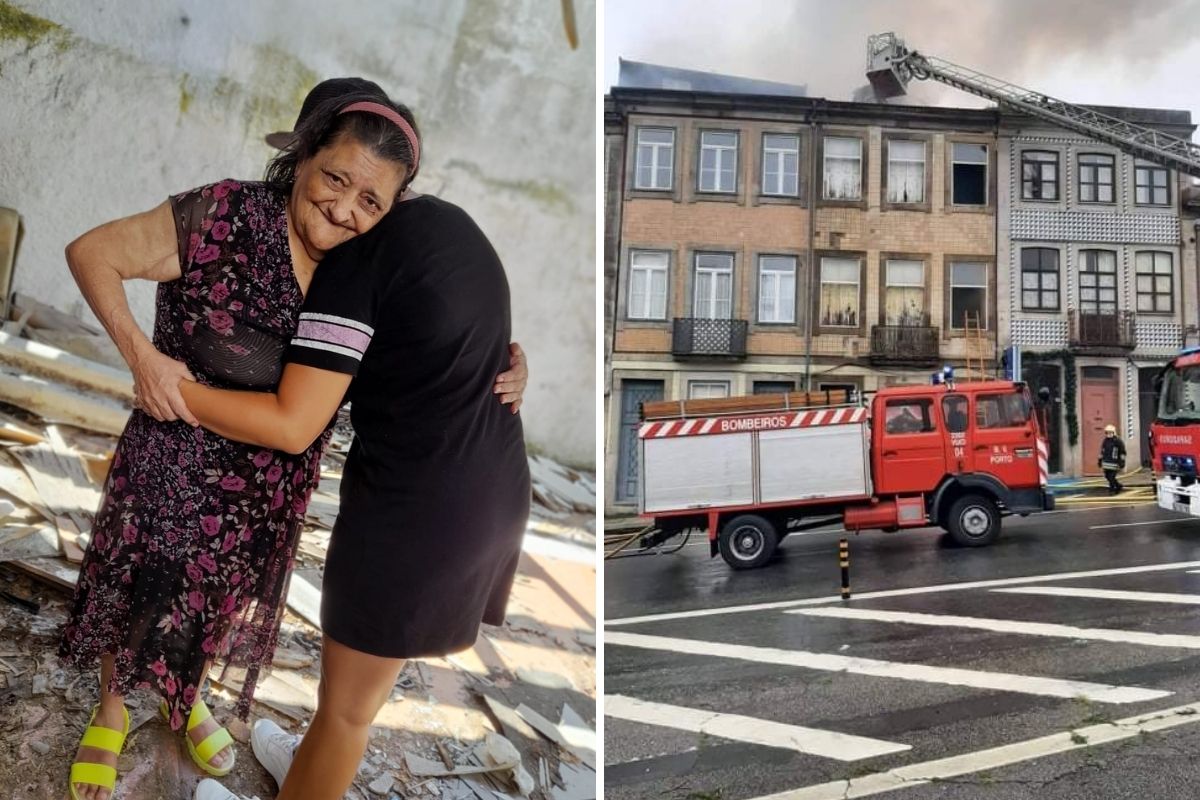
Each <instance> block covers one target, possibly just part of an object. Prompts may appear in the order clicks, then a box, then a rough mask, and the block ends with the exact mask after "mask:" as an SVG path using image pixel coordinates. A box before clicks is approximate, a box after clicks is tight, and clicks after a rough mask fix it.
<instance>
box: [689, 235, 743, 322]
mask: <svg viewBox="0 0 1200 800" xmlns="http://www.w3.org/2000/svg"><path fill="white" fill-rule="evenodd" d="M705 256H721V257H723V258H728V259H729V268H728V269H725V268H723V267H722V268H719V269H718V268H715V267H705V268H704V269H703V271H704V272H711V273H713V274H718V273H725V272H727V273H728V274H729V315H728V316H724V317H702V316H701V315H700V313H699V305H700V304H699V300H700V295H699V291H700V281H699V277H700V272H701V271H702V270H701V268H700V259H701V258H703V257H705ZM736 272H737V257H736V255H735V254H734V253H731V252H728V251H721V250H697V251H695V252H694V253H693V254H692V274H691V279H692V280H691V292H690V294H691V298H692V308H691V316H692V317H693V318H695V319H728V320H732V319H736V318H737V287H736V286H735V285H734V279H735V277H736ZM716 285H717V283H716V282H715V281H714V283H713V286H714V287H715V286H716ZM719 299H720V298H714V302H717V301H719Z"/></svg>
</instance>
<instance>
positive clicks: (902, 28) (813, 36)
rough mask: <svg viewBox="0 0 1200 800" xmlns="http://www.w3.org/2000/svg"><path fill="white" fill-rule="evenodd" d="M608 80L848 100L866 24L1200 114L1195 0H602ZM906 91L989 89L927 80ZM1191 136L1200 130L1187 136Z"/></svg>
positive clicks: (1059, 91)
mask: <svg viewBox="0 0 1200 800" xmlns="http://www.w3.org/2000/svg"><path fill="white" fill-rule="evenodd" d="M602 8H603V13H604V84H605V87H608V86H611V85H612V84H614V83H616V80H617V58H618V57H622V58H628V59H633V60H635V61H648V62H651V63H655V64H665V65H668V66H674V67H683V68H687V69H700V70H707V71H711V72H723V73H726V74H732V75H742V76H746V77H751V78H763V79H766V80H774V81H783V82H786V83H800V84H807V85H808V91H809V94H811V95H816V96H822V97H827V98H830V99H834V100H848V99H850V95H851V93H852V92H853V91H854V89H855V88H857V87H859V86H861V85H863V84H864V83H865V82H866V79H865V77H864V62H865V59H866V55H865V53H866V45H867V36H868V34H871V33H878V32H882V31H895V32H896V33H897V34H899V35H900V36H901V37H902V38H903V39H905V41H906V43H907V44H908V46H909V47H910V48H913V49H915V50H919V51H922V52H925V53H928V54H929V55H934V56H938V57H940V58H944V59H946V60H947V61H952V62H954V63H957V64H961V65H963V66H966V67H971V68H973V69H977V70H979V71H981V72H984V73H987V74H989V75H994V76H995V77H998V78H1003V79H1005V80H1008V81H1011V82H1013V83H1016V84H1018V85H1020V86H1024V87H1026V88H1029V89H1034V90H1037V91H1040V92H1043V93H1045V94H1049V95H1051V96H1054V97H1059V98H1061V99H1063V100H1068V101H1071V102H1077V103H1096V104H1105V105H1127V106H1145V107H1151V108H1175V109H1186V110H1188V111H1190V112H1191V114H1192V122H1193V123H1198V122H1200V79H1198V75H1200V0H891V1H890V2H889V1H888V0H841V1H840V2H838V1H837V0H745V1H743V2H728V0H726V1H725V2H714V0H605V2H604V3H603V4H602ZM910 102H919V103H924V104H929V105H956V106H963V107H978V106H980V105H985V102H984V101H982V100H980V99H978V98H975V97H973V96H971V95H968V94H966V93H964V92H960V91H958V90H956V89H952V88H949V87H944V86H941V85H940V84H934V83H930V82H920V83H917V84H915V85H914V86H913V87H912V88H910ZM1193 138H1194V139H1195V138H1196V137H1193Z"/></svg>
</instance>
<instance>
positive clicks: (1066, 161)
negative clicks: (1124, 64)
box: [997, 109, 1197, 475]
mask: <svg viewBox="0 0 1200 800" xmlns="http://www.w3.org/2000/svg"><path fill="white" fill-rule="evenodd" d="M1109 111H1110V112H1111V113H1120V114H1122V115H1123V116H1126V117H1128V118H1129V119H1130V121H1133V122H1136V123H1139V124H1143V125H1156V126H1158V127H1160V128H1161V129H1162V130H1164V131H1166V132H1167V133H1171V134H1173V135H1176V136H1182V137H1184V138H1190V136H1191V132H1192V129H1193V128H1192V126H1191V125H1190V122H1189V119H1188V115H1187V113H1186V112H1150V114H1149V115H1148V116H1145V117H1142V116H1140V115H1139V111H1138V110H1136V109H1109ZM999 139H1000V141H999V152H1000V162H1001V173H1002V176H1003V182H1004V184H1005V186H1004V187H1003V189H1004V191H1002V193H1001V199H1000V207H999V220H998V221H999V228H1000V233H999V236H998V242H997V244H998V249H997V264H998V266H999V269H998V272H999V278H1000V281H1001V282H1002V284H1004V285H1005V287H1006V288H1005V291H1004V292H1003V294H1004V295H1005V302H1004V303H1002V304H1001V308H1000V309H999V313H1000V318H1001V330H1002V331H1004V332H1006V334H1007V338H1008V339H1009V341H1010V343H1012V344H1015V345H1018V346H1020V347H1021V349H1022V351H1023V352H1024V353H1025V354H1026V357H1025V359H1024V361H1025V367H1026V370H1025V372H1026V377H1027V378H1029V379H1030V380H1031V383H1033V384H1034V385H1035V386H1036V385H1037V384H1038V383H1039V382H1041V383H1045V384H1046V386H1047V388H1048V389H1050V390H1051V393H1052V405H1051V409H1052V418H1053V424H1052V425H1051V448H1052V451H1054V456H1053V457H1052V462H1054V466H1056V467H1057V468H1058V469H1060V470H1061V471H1063V472H1064V473H1067V474H1075V475H1079V474H1087V473H1095V472H1096V471H1097V469H1096V465H1095V463H1094V462H1095V460H1096V453H1093V452H1091V450H1092V449H1096V447H1095V443H1096V439H1097V437H1098V436H1100V435H1101V434H1099V433H1098V432H1097V430H1096V429H1097V428H1102V427H1103V425H1104V424H1107V423H1112V424H1115V425H1116V426H1117V427H1118V429H1119V430H1120V432H1121V435H1122V437H1123V438H1124V440H1125V443H1126V446H1127V448H1128V464H1129V465H1130V467H1135V466H1137V465H1138V464H1139V463H1141V462H1142V460H1143V458H1144V457H1145V458H1147V459H1148V454H1147V453H1144V447H1143V443H1144V441H1145V437H1146V433H1147V431H1146V424H1147V422H1148V420H1149V419H1150V418H1151V417H1152V415H1153V408H1152V406H1153V389H1152V386H1153V384H1152V380H1153V373H1154V372H1155V371H1157V369H1158V368H1160V367H1161V366H1162V364H1163V363H1164V362H1165V361H1166V360H1167V359H1168V358H1169V357H1171V356H1172V355H1174V354H1175V353H1177V352H1178V351H1179V349H1180V348H1181V347H1182V346H1183V345H1184V344H1185V342H1186V341H1189V340H1191V341H1193V342H1194V340H1195V331H1196V322H1197V319H1196V263H1195V257H1194V253H1193V252H1192V251H1191V250H1190V248H1185V247H1184V245H1185V239H1184V234H1185V233H1187V234H1188V235H1192V233H1191V232H1190V231H1187V230H1186V229H1185V228H1184V227H1183V226H1181V208H1180V187H1179V181H1180V177H1179V175H1177V174H1176V173H1175V171H1173V170H1166V169H1165V168H1160V167H1157V166H1156V165H1151V164H1146V163H1144V162H1141V161H1135V159H1134V158H1133V157H1131V156H1129V155H1126V154H1124V153H1122V152H1121V151H1120V150H1119V149H1117V148H1114V147H1111V146H1107V145H1103V144H1100V143H1097V142H1094V141H1090V140H1088V139H1086V138H1084V137H1081V136H1079V135H1076V134H1074V133H1070V132H1067V131H1059V130H1053V129H1047V128H1044V127H1040V126H1038V125H1036V124H1034V123H1032V122H1031V121H1030V120H1029V119H1027V118H1020V117H1015V116H1008V115H1004V116H1002V118H1001V125H1000V129H999ZM1045 164H1053V165H1054V166H1053V170H1052V171H1051V172H1048V173H1044V174H1043V173H1042V172H1041V170H1042V169H1044V166H1043V165H1045ZM1097 168H1099V170H1098V169H1097ZM1109 170H1111V174H1110V173H1109ZM1044 176H1046V177H1052V178H1053V180H1052V181H1051V180H1043V179H1042V178H1043V177H1044ZM1184 179H1185V180H1186V176H1184ZM1051 183H1052V184H1053V186H1051V185H1050V184H1051ZM1098 189H1099V191H1098ZM1047 195H1048V196H1047ZM1035 262H1036V263H1037V264H1038V265H1039V266H1038V267H1037V268H1036V269H1035V268H1034V265H1035ZM1047 281H1049V282H1050V283H1051V284H1052V285H1054V286H1056V287H1057V288H1056V289H1054V290H1052V291H1050V292H1047V291H1046V290H1045V289H1044V285H1045V283H1046V282H1047ZM1146 290H1149V291H1146ZM1047 298H1048V299H1047ZM1073 318H1074V320H1075V324H1074V327H1073V326H1072V319H1073ZM1064 350H1065V351H1067V352H1069V353H1071V354H1072V357H1073V359H1074V362H1075V363H1074V369H1075V376H1074V377H1075V382H1076V384H1077V385H1078V387H1079V391H1077V392H1076V398H1075V400H1074V404H1073V411H1074V414H1075V416H1076V418H1077V420H1078V425H1079V429H1080V434H1079V437H1078V439H1077V441H1076V442H1075V443H1074V444H1072V443H1071V442H1070V439H1069V435H1068V433H1067V425H1066V417H1067V415H1068V414H1069V413H1070V412H1071V410H1072V409H1070V408H1068V407H1067V399H1068V398H1067V397H1066V393H1067V389H1066V376H1065V375H1064V374H1063V371H1064V370H1065V369H1066V362H1064V360H1063V359H1061V358H1054V359H1049V360H1043V361H1042V364H1043V365H1050V371H1049V372H1048V373H1046V372H1044V371H1043V372H1042V373H1041V374H1037V373H1036V371H1035V372H1034V373H1032V374H1031V371H1030V365H1031V364H1032V363H1033V362H1034V360H1035V357H1031V356H1030V355H1029V354H1030V353H1037V352H1050V351H1058V352H1062V351H1064ZM1042 369H1043V370H1044V369H1045V367H1044V366H1043V367H1042ZM1105 384H1108V387H1107V388H1106V386H1105ZM1085 389H1086V390H1088V391H1089V392H1092V393H1093V394H1094V393H1096V392H1100V393H1101V394H1103V395H1108V394H1111V395H1113V397H1112V400H1111V401H1108V402H1104V401H1103V398H1100V399H1099V400H1097V401H1096V402H1097V405H1093V406H1088V405H1087V403H1085V391H1084V390H1085ZM1093 399H1095V398H1093ZM1098 409H1099V410H1098ZM1109 416H1112V417H1113V418H1111V419H1108V417H1109ZM1102 417H1103V418H1105V419H1101V418H1102ZM1089 429H1091V432H1090V433H1089Z"/></svg>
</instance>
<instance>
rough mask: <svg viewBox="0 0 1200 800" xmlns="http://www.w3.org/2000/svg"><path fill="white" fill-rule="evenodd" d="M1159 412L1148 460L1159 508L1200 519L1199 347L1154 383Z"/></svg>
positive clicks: (1169, 366) (1170, 364) (1169, 365)
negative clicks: (1199, 478) (1199, 471)
mask: <svg viewBox="0 0 1200 800" xmlns="http://www.w3.org/2000/svg"><path fill="white" fill-rule="evenodd" d="M1156 383H1157V388H1158V390H1159V398H1158V412H1157V413H1156V414H1155V417H1154V422H1153V423H1152V424H1151V425H1150V456H1151V459H1152V462H1153V466H1154V474H1155V475H1157V476H1158V479H1157V480H1156V481H1155V493H1156V494H1157V497H1158V505H1159V506H1160V507H1162V508H1165V509H1167V510H1168V511H1181V512H1183V513H1185V514H1191V515H1192V516H1197V517H1200V483H1197V482H1196V463H1197V461H1200V347H1193V348H1190V349H1187V350H1184V351H1183V352H1181V353H1180V354H1179V355H1178V356H1176V357H1175V358H1174V359H1172V360H1171V361H1169V362H1168V363H1167V366H1166V367H1164V368H1163V371H1162V372H1161V373H1160V374H1159V379H1158V380H1157V381H1156Z"/></svg>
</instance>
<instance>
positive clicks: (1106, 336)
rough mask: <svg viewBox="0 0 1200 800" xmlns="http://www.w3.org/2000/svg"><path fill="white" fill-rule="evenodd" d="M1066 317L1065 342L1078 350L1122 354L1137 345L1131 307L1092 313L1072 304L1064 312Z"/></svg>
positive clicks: (1091, 353)
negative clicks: (1067, 336)
mask: <svg viewBox="0 0 1200 800" xmlns="http://www.w3.org/2000/svg"><path fill="white" fill-rule="evenodd" d="M1067 320H1068V322H1069V324H1070V339H1069V340H1068V344H1069V346H1070V348H1071V349H1072V350H1074V351H1075V352H1077V353H1082V354H1085V355H1098V356H1104V355H1125V354H1126V353H1128V352H1129V351H1130V350H1132V349H1133V348H1134V347H1136V346H1137V334H1136V322H1137V315H1136V314H1134V313H1133V312H1132V311H1117V312H1116V313H1108V314H1093V313H1088V312H1081V311H1080V310H1079V309H1075V308H1073V309H1071V310H1069V311H1068V312H1067Z"/></svg>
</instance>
